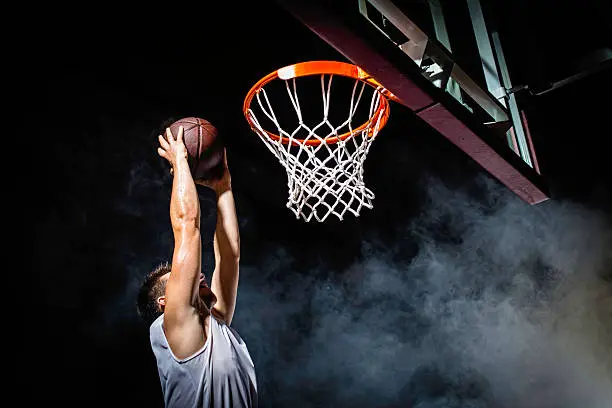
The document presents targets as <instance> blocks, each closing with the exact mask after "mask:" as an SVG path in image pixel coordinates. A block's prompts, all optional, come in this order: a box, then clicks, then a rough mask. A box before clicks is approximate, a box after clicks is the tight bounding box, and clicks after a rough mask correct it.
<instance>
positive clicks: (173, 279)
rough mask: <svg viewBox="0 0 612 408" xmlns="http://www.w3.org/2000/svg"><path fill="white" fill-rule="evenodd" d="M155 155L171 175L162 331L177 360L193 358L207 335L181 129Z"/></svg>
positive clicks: (196, 207) (195, 203) (193, 197)
mask: <svg viewBox="0 0 612 408" xmlns="http://www.w3.org/2000/svg"><path fill="white" fill-rule="evenodd" d="M159 144H160V147H159V148H158V153H159V155H160V156H161V157H163V158H165V159H166V160H168V162H169V163H170V165H171V166H172V173H173V175H174V178H173V181H172V194H171V197H170V221H171V223H172V231H173V233H174V252H173V255H172V271H171V272H170V276H169V278H168V282H167V284H166V296H165V306H164V330H165V334H166V338H167V340H168V344H169V346H170V349H171V350H172V352H173V353H174V354H175V355H176V356H177V357H178V358H184V357H188V356H190V355H192V354H193V353H194V352H196V351H197V350H199V349H200V348H201V347H203V346H204V344H205V342H206V333H205V331H204V329H203V326H202V322H201V319H200V314H199V312H198V302H199V301H200V299H199V296H198V287H199V280H200V273H201V267H202V266H201V257H202V240H201V235H200V201H199V199H198V194H197V190H196V185H195V183H194V181H193V177H192V175H191V172H190V170H189V164H188V163H187V149H186V147H185V145H184V143H183V128H182V127H181V128H180V129H179V131H178V134H177V135H176V140H175V138H174V137H173V135H172V133H171V132H170V129H166V136H165V137H163V136H161V135H160V136H159Z"/></svg>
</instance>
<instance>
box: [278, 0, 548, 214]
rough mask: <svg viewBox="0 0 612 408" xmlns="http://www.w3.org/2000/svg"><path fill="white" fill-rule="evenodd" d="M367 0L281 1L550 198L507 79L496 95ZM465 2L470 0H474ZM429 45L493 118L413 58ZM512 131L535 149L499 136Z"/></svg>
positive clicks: (432, 42) (489, 159) (485, 158)
mask: <svg viewBox="0 0 612 408" xmlns="http://www.w3.org/2000/svg"><path fill="white" fill-rule="evenodd" d="M364 1H365V0H352V1H343V0H340V1H334V2H330V1H320V0H308V1H300V0H277V2H278V4H279V5H280V6H281V7H283V8H284V9H285V10H286V11H288V12H289V13H290V14H291V15H293V16H294V17H295V18H296V19H297V20H298V21H300V22H301V23H302V24H304V25H305V26H306V27H308V28H309V29H310V30H311V31H313V32H314V33H315V34H316V35H318V36H319V37H320V38H321V39H322V40H324V41H326V42H327V43H328V44H330V45H331V46H332V47H334V48H335V49H336V50H337V51H338V52H340V53H341V54H342V55H343V56H344V57H346V58H347V59H348V60H349V61H351V62H352V63H353V64H355V65H357V66H359V67H361V68H362V69H364V70H365V71H367V72H368V73H369V74H370V75H372V76H373V77H374V78H375V79H376V80H377V81H378V82H380V83H381V84H382V85H383V86H384V87H385V88H386V89H388V90H389V91H390V92H392V93H393V94H394V95H395V96H396V97H397V98H398V100H399V101H400V103H401V104H402V105H404V106H405V107H407V108H408V109H410V110H412V111H413V112H414V113H415V114H416V116H418V117H419V118H420V119H422V120H423V121H425V122H426V123H427V124H428V125H429V126H431V127H432V128H433V129H435V130H436V131H437V132H438V133H440V134H442V135H443V136H445V137H446V138H447V139H448V140H450V141H451V142H452V143H453V144H455V145H456V146H457V147H459V148H460V149H461V150H462V151H464V152H465V153H466V154H468V155H469V156H470V157H471V158H472V159H473V160H475V161H476V162H477V163H479V164H480V165H481V166H482V167H483V168H484V169H486V170H487V171H488V172H489V173H490V174H491V175H493V176H494V177H495V178H497V179H498V180H499V181H500V182H501V183H503V184H504V185H505V186H507V187H508V188H509V189H511V190H512V191H513V192H514V193H515V194H517V195H518V196H519V197H520V198H521V199H523V200H524V201H525V202H527V203H529V204H537V203H540V202H542V201H545V200H547V199H549V198H550V195H549V192H548V187H547V184H546V182H545V179H544V178H543V177H542V175H541V174H540V173H539V171H540V169H539V168H538V166H537V159H535V152H534V151H533V143H532V141H531V138H530V135H529V129H528V127H527V121H526V116H525V113H524V111H520V110H518V108H516V104H515V108H516V109H514V110H512V111H511V110H510V109H508V108H507V107H506V106H504V103H502V102H500V100H502V99H503V98H505V99H504V100H506V101H511V97H513V95H512V94H509V95H508V94H506V93H505V90H506V89H507V88H506V87H505V86H502V87H500V88H499V89H498V90H493V91H494V92H496V93H497V95H494V94H493V93H492V92H491V91H490V90H488V89H487V86H483V85H481V84H479V83H478V82H477V81H476V80H475V79H474V78H472V77H470V75H468V74H467V73H465V71H463V70H462V69H461V67H460V66H459V65H458V64H456V63H455V62H453V57H452V54H451V53H450V52H449V51H448V50H447V49H446V48H445V47H444V45H442V44H440V42H439V41H437V40H436V39H435V38H431V37H430V36H428V35H427V34H425V33H424V32H423V31H422V30H420V29H419V28H418V26H416V24H414V23H412V22H411V21H410V20H409V18H408V19H406V20H408V22H410V23H411V24H412V26H409V25H404V27H409V28H410V29H411V30H412V31H411V32H408V34H409V35H411V37H409V38H410V39H411V41H412V43H413V46H412V47H410V46H409V44H410V43H407V44H404V47H399V46H398V44H396V43H394V42H393V41H390V39H389V37H388V36H387V35H385V33H384V32H382V31H381V30H380V29H379V28H377V27H376V26H375V25H373V24H371V22H369V21H368V20H367V17H366V16H365V15H364V13H362V12H360V10H359V7H360V6H363V4H364ZM466 1H468V3H469V2H471V1H472V0H466ZM371 2H373V3H377V6H379V7H381V5H382V6H385V5H386V6H390V7H391V8H392V2H391V1H374V0H371ZM399 18H401V16H400V17H399ZM415 39H416V40H415ZM419 42H420V43H419ZM426 50H429V55H434V56H437V58H438V59H439V60H440V61H442V65H445V67H443V69H442V71H445V70H446V71H447V72H449V71H450V73H447V75H446V78H445V79H443V81H448V78H453V80H455V81H458V82H461V86H462V87H463V89H464V90H465V88H468V89H469V90H470V92H471V95H470V96H472V97H473V98H474V99H478V98H480V99H481V101H480V102H479V105H481V106H484V109H485V110H487V111H488V113H489V114H490V115H491V116H492V117H493V120H492V121H491V122H490V123H486V122H483V121H481V120H478V119H477V118H476V117H475V115H474V114H472V113H471V112H470V111H469V110H468V109H466V107H465V105H464V104H462V103H461V102H460V101H459V100H457V99H456V98H455V97H453V96H452V95H451V94H450V93H449V92H445V85H446V82H445V83H444V84H442V85H441V86H440V87H437V86H436V85H434V83H433V82H432V80H431V79H428V78H426V77H425V76H424V75H423V69H422V67H420V66H419V62H418V60H416V59H415V57H417V58H418V56H419V55H420V56H423V55H424V53H426V52H427V51H426ZM411 53H412V55H410V54H411ZM415 62H416V63H415ZM506 76H507V73H506ZM443 78H444V76H443ZM498 79H499V78H498ZM502 79H503V78H502ZM499 82H501V79H499ZM507 85H508V84H506V86H507ZM519 128H520V129H519ZM509 130H510V131H509ZM514 131H516V132H519V131H521V132H523V135H522V136H525V135H526V137H527V138H526V139H524V140H526V142H524V143H523V145H524V146H527V147H528V148H529V149H530V152H529V156H528V157H525V158H522V157H521V152H519V146H518V143H514V146H513V145H512V144H509V141H508V140H505V137H500V135H503V134H513V132H514ZM516 132H514V133H516ZM515 136H516V135H514V136H513V137H514V139H515V140H516V137H515ZM524 146H523V148H524Z"/></svg>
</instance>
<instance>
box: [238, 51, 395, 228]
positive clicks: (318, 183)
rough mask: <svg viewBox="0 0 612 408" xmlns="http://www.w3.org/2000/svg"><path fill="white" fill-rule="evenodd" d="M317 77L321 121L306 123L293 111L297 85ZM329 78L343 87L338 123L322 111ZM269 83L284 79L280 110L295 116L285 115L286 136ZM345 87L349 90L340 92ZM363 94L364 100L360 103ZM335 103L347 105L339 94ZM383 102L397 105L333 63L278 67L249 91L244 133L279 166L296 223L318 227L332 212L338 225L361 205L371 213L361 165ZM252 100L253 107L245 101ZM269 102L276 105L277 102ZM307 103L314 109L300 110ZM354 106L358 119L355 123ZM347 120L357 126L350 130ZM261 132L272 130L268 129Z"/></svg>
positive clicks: (364, 77)
mask: <svg viewBox="0 0 612 408" xmlns="http://www.w3.org/2000/svg"><path fill="white" fill-rule="evenodd" d="M317 75H319V76H320V86H321V95H320V96H321V97H322V98H319V101H320V102H322V108H323V112H322V113H323V118H322V119H320V118H317V119H316V120H315V121H311V122H309V121H308V120H307V119H306V117H307V115H306V114H305V112H303V111H304V108H305V107H304V106H301V105H300V101H299V98H298V87H297V82H298V81H297V80H298V79H302V81H304V79H303V78H305V77H316V76H317ZM334 77H338V78H341V79H337V80H336V81H345V82H346V81H350V83H351V87H349V88H347V91H346V92H344V94H346V93H349V92H351V94H350V103H349V107H348V112H346V113H347V114H348V117H347V118H344V119H342V117H341V119H340V120H339V122H340V123H339V124H337V123H336V124H333V123H331V122H332V118H331V116H332V115H331V113H332V111H335V113H337V109H338V108H336V107H334V109H332V110H330V102H331V93H332V92H331V91H332V88H331V85H332V80H333V79H334ZM275 80H282V81H284V83H285V88H286V91H287V93H288V95H289V100H286V96H284V99H285V103H284V104H285V105H289V101H290V103H291V105H292V106H293V108H294V110H295V112H294V113H292V114H291V117H292V119H291V122H292V123H293V125H292V130H284V129H283V127H285V128H287V127H288V126H289V125H288V124H287V123H286V119H287V118H285V117H283V118H281V117H280V116H278V115H277V114H276V113H275V112H274V110H273V109H272V99H273V98H272V96H271V95H269V94H270V93H271V92H270V89H268V88H270V87H271V85H270V84H271V83H274V82H279V81H275ZM300 82H301V81H300ZM335 86H336V85H335ZM351 88H352V91H348V89H351ZM267 89H268V91H267ZM300 89H303V88H300ZM312 89H313V87H307V88H306V92H308V91H310V92H311V93H312ZM334 89H335V88H334ZM335 90H336V89H335ZM302 92H304V91H302ZM369 92H371V96H370V97H368V96H365V98H364V95H367V94H368V93H369ZM283 94H284V92H283ZM303 97H304V95H303ZM342 98H344V99H348V98H347V97H346V96H344V95H343V96H342ZM388 98H389V99H392V100H397V99H396V98H395V97H394V96H393V95H392V94H391V93H390V92H389V91H387V90H386V89H385V88H384V87H383V86H382V85H381V84H380V83H378V82H377V81H376V80H375V79H374V78H372V77H371V76H370V75H368V74H367V73H366V72H365V71H363V70H362V69H361V68H359V67H357V66H355V65H351V64H348V63H344V62H335V61H310V62H302V63H298V64H294V65H289V66H286V67H284V68H281V69H279V70H277V71H274V72H272V73H270V74H268V75H266V76H265V77H263V78H262V79H261V80H259V81H258V82H257V83H256V84H255V85H254V86H253V87H252V88H251V89H250V90H249V92H248V93H247V96H246V98H245V100H244V107H243V111H244V116H245V117H246V120H247V121H248V122H249V124H250V126H251V129H252V130H253V131H254V132H255V133H256V134H257V135H258V136H259V137H260V138H261V140H262V141H263V142H264V143H265V145H266V146H267V147H268V149H269V150H270V151H271V152H272V153H273V154H274V155H275V156H276V158H277V159H278V160H279V161H280V163H281V164H282V165H283V167H284V168H285V170H286V172H287V186H288V188H289V196H288V200H287V207H288V208H289V209H291V210H292V211H293V212H294V213H295V216H296V218H300V217H301V218H303V219H304V220H305V221H306V222H308V221H310V220H312V219H313V218H314V219H315V220H317V221H319V222H322V221H325V219H327V217H328V216H329V215H331V214H333V215H335V216H336V217H338V218H339V219H340V220H342V219H343V216H344V214H345V213H346V212H347V211H349V212H351V213H352V214H354V215H355V216H359V213H360V211H361V208H362V207H366V208H370V209H371V208H372V201H373V199H374V193H372V191H371V190H370V189H368V188H366V186H365V184H364V181H363V164H364V161H365V159H366V156H367V154H368V151H369V149H370V146H371V144H372V142H373V141H374V139H375V138H376V135H377V134H378V132H379V131H380V130H381V129H382V128H383V127H384V126H385V124H386V123H387V119H388V118H389V102H388ZM362 99H369V105H367V106H365V107H364V105H362V104H360V102H361V101H362ZM254 100H256V101H257V104H253V103H252V102H253V101H254ZM274 102H275V104H276V105H277V104H279V100H278V99H277V100H275V101H274ZM313 105H318V106H317V107H320V105H319V104H318V103H317V104H313V103H311V102H309V103H308V105H307V106H309V107H312V106H313ZM281 106H282V105H281ZM360 106H361V107H362V108H361V111H363V115H362V116H363V118H357V117H358V116H359V115H358V111H359V108H360ZM282 107H283V108H284V106H282ZM279 110H280V109H279ZM256 114H259V117H257V116H256ZM262 114H263V115H262ZM293 114H295V116H293ZM285 116H286V114H285ZM283 120H285V122H283ZM264 121H265V122H267V124H266V123H264ZM353 121H356V122H357V121H359V122H361V123H359V122H358V123H356V124H354V123H353ZM281 122H283V124H282V126H281ZM296 122H297V123H296ZM264 127H267V128H268V129H271V128H275V131H271V130H267V129H265V128H264ZM275 132H276V133H275Z"/></svg>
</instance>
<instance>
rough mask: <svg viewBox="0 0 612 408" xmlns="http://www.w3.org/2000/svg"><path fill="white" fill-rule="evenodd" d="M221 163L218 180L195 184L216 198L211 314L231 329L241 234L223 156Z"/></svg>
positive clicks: (225, 161) (225, 158) (236, 288)
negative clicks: (212, 303) (206, 189)
mask: <svg viewBox="0 0 612 408" xmlns="http://www.w3.org/2000/svg"><path fill="white" fill-rule="evenodd" d="M223 162H224V163H223V165H224V172H223V176H222V177H221V179H219V180H213V181H207V182H206V181H204V182H201V181H198V183H199V184H202V185H205V186H207V187H210V188H211V189H213V190H214V191H215V194H216V197H217V225H216V229H215V235H214V249H215V271H214V272H213V275H212V279H211V286H210V289H211V290H212V292H213V293H214V294H215V296H216V298H217V303H216V304H215V306H214V307H213V309H214V311H215V312H216V314H218V315H220V316H221V317H222V318H223V320H225V323H226V324H227V325H230V324H231V323H232V318H233V316H234V310H235V307H236V294H237V292H238V278H239V262H240V232H239V228H238V218H237V216H236V205H235V202H234V193H233V192H232V183H231V176H230V172H229V169H228V167H227V154H226V153H225V152H224V157H223Z"/></svg>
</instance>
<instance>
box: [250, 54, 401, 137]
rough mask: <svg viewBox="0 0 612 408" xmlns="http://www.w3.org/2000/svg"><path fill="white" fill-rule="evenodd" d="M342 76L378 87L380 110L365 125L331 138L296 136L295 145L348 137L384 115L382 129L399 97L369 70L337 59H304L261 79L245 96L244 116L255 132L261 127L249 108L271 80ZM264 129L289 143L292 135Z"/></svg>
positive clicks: (381, 121) (270, 134)
mask: <svg viewBox="0 0 612 408" xmlns="http://www.w3.org/2000/svg"><path fill="white" fill-rule="evenodd" d="M322 74H328V75H340V76H344V77H348V78H353V79H356V80H359V81H361V82H365V83H366V84H368V85H370V86H372V87H373V88H375V90H376V92H378V93H380V94H381V96H382V98H381V102H380V103H379V105H378V107H377V108H376V111H375V112H374V113H373V115H372V117H371V118H370V120H368V121H367V122H365V123H364V124H362V125H361V126H359V127H357V128H356V129H353V131H352V132H346V133H343V134H341V135H338V136H334V137H328V138H325V139H323V140H319V139H312V140H304V139H292V142H293V143H294V144H305V145H307V146H316V145H319V144H321V143H322V142H325V143H330V144H333V143H337V142H338V141H340V140H344V139H346V138H347V137H349V136H351V135H353V134H355V133H358V132H361V131H362V130H364V129H365V128H367V127H368V126H369V125H370V124H371V123H372V122H373V121H375V120H377V119H378V118H380V121H379V126H378V130H380V129H382V128H383V127H384V126H385V125H386V124H387V120H388V119H389V101H388V100H387V98H391V99H394V98H395V97H394V96H393V95H392V94H391V93H390V92H389V91H387V90H385V88H384V87H383V86H382V85H381V84H380V83H379V82H378V81H376V80H375V79H374V78H372V77H371V76H370V75H369V74H368V73H367V72H365V71H364V70H362V69H361V68H359V67H358V66H356V65H352V64H348V63H346V62H337V61H308V62H300V63H297V64H293V65H288V66H286V67H283V68H281V69H278V70H276V71H274V72H271V73H269V74H268V75H266V76H265V77H263V78H262V79H260V80H259V81H257V83H256V84H255V85H253V87H252V88H251V89H250V90H249V92H248V93H247V95H246V98H245V99H244V105H243V107H242V110H243V113H244V116H245V118H246V120H247V121H248V122H249V124H250V125H251V129H253V131H256V130H257V126H255V123H254V122H253V120H252V119H251V115H249V109H250V107H251V102H252V100H253V98H254V97H255V95H257V93H258V92H259V91H260V90H261V89H262V88H263V87H264V86H265V85H266V84H267V83H269V82H272V81H273V80H275V79H282V80H289V79H293V78H299V77H304V76H310V75H322ZM262 130H263V131H264V132H265V133H266V134H267V135H268V137H269V138H270V139H272V140H275V141H279V140H280V142H281V143H284V144H288V143H289V138H288V137H284V136H280V135H277V134H276V133H272V132H269V131H267V130H265V129H263V128H262ZM372 134H373V130H372V129H371V130H370V132H369V135H368V136H372Z"/></svg>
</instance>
